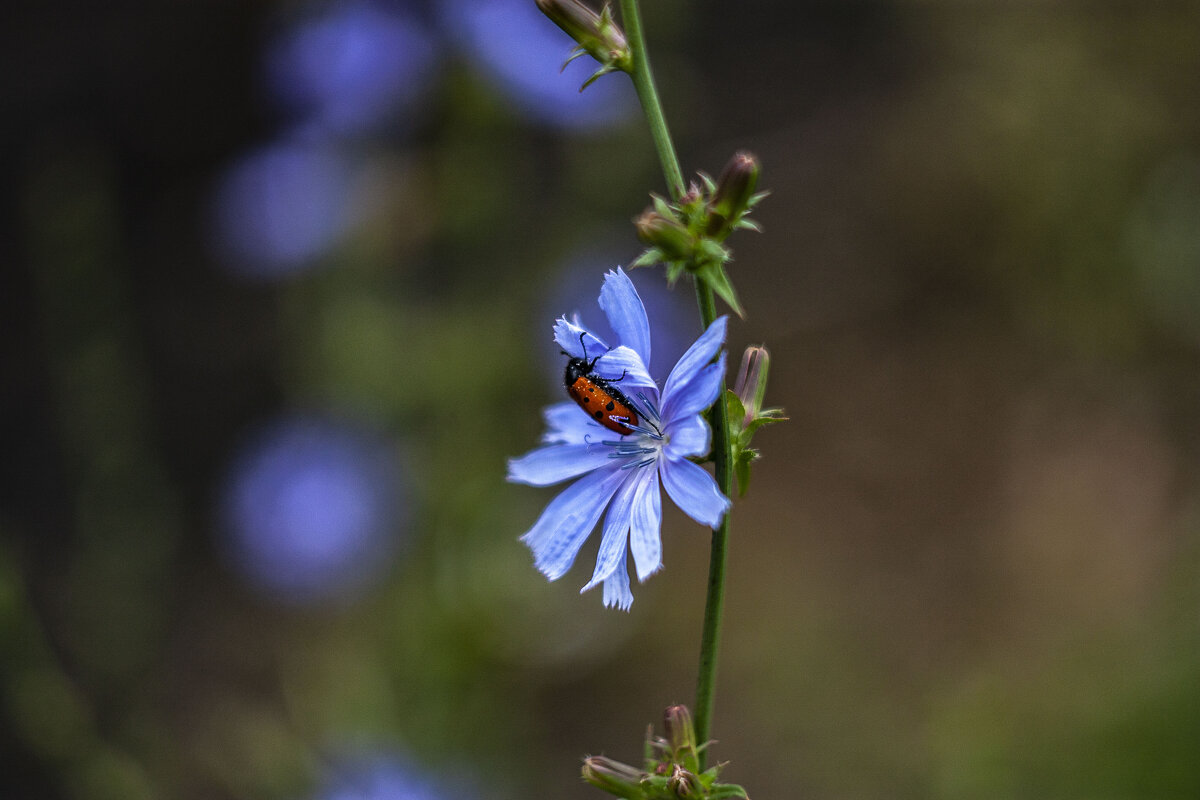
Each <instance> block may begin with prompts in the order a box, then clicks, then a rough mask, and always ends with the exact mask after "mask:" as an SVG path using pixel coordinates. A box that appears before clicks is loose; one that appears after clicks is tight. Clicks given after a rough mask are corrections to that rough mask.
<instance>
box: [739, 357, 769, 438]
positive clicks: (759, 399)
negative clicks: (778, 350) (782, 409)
mask: <svg viewBox="0 0 1200 800" xmlns="http://www.w3.org/2000/svg"><path fill="white" fill-rule="evenodd" d="M770 366H771V354H770V353H768V352H767V348H765V347H763V346H762V345H753V346H751V347H747V348H746V352H745V353H743V354H742V366H741V367H740V368H739V369H738V376H737V380H736V381H734V383H733V391H734V393H735V394H737V396H738V399H739V400H741V401H742V408H744V409H746V418H745V420H743V422H742V425H743V427H744V426H746V425H749V424H750V420H752V419H754V418H755V417H757V416H758V413H759V411H761V410H762V407H763V398H764V397H766V394H767V371H768V370H769V369H770Z"/></svg>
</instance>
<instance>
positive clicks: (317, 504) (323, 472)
mask: <svg viewBox="0 0 1200 800" xmlns="http://www.w3.org/2000/svg"><path fill="white" fill-rule="evenodd" d="M401 489H402V486H401V473H400V468H399V465H398V464H397V463H396V459H395V457H394V456H393V455H392V453H391V452H390V450H389V449H388V448H387V447H386V446H384V444H383V443H381V442H379V441H376V440H374V439H372V438H371V437H369V436H368V435H366V434H365V433H363V432H361V431H357V430H355V429H352V428H348V427H342V426H339V425H335V424H334V423H331V422H327V421H324V420H321V419H317V418H304V417H299V418H292V419H283V420H279V421H276V422H275V423H273V424H271V425H268V426H267V427H265V428H264V429H262V430H260V431H258V432H257V433H256V434H254V435H252V436H251V437H250V438H249V440H247V441H246V442H245V443H244V444H243V446H242V447H241V448H240V449H239V451H238V452H237V454H236V455H235V457H234V460H233V463H232V466H231V468H230V471H229V477H228V482H227V485H226V491H225V497H224V508H223V512H224V521H225V528H226V531H227V535H228V546H229V547H228V549H229V554H230V556H231V560H232V561H233V563H234V565H235V566H236V567H237V569H238V571H239V572H240V573H241V574H242V575H243V576H244V577H245V578H246V579H247V580H248V581H249V582H250V583H251V584H253V585H254V586H256V587H257V588H259V589H262V590H264V591H266V592H267V593H268V594H272V595H274V596H277V597H279V598H281V599H283V600H286V601H295V602H301V603H303V602H310V601H321V600H324V599H329V598H336V597H353V596H355V595H356V594H357V593H358V592H360V591H361V590H363V589H364V588H366V587H367V586H369V585H371V584H372V583H373V582H374V581H375V580H376V579H377V578H378V577H379V576H380V575H381V574H382V572H383V570H384V569H386V567H387V566H388V565H389V563H390V561H391V557H392V556H393V555H394V554H395V553H396V551H397V549H398V547H399V545H400V544H401V541H400V537H401V525H402V522H403V506H404V503H403V498H401V497H400V496H399V492H400V491H401Z"/></svg>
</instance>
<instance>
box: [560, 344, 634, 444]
mask: <svg viewBox="0 0 1200 800" xmlns="http://www.w3.org/2000/svg"><path fill="white" fill-rule="evenodd" d="M583 336H584V335H583V333H580V334H579V344H580V346H581V347H583V358H571V359H570V360H568V361H567V369H566V373H565V374H564V375H563V383H564V384H565V385H566V387H567V394H569V395H570V396H571V399H572V400H574V401H575V402H576V403H577V404H578V405H579V407H580V408H582V409H583V410H584V411H586V412H587V413H588V415H589V416H590V417H591V418H592V419H594V420H595V421H596V422H598V423H600V424H601V425H603V426H604V427H606V428H608V429H609V430H610V431H613V432H614V433H619V434H621V435H622V436H624V435H625V434H627V433H633V432H634V429H635V428H636V427H637V426H638V415H637V412H636V411H634V410H633V403H631V402H629V398H628V397H626V396H625V394H624V393H623V392H622V391H621V390H620V389H618V388H617V387H616V386H614V385H613V384H614V383H616V382H617V381H619V380H621V378H624V377H625V373H624V372H622V373H621V378H615V379H613V380H608V379H606V378H601V377H600V376H598V375H596V374H595V373H594V371H593V370H594V369H595V367H596V362H597V361H599V360H600V356H596V357H595V358H593V359H592V360H591V361H588V357H587V346H586V345H584V343H583ZM567 355H569V353H568V354H567Z"/></svg>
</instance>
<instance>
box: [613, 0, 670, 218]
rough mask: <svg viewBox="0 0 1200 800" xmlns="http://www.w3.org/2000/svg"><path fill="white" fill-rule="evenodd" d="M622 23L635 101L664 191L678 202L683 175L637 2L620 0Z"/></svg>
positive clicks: (634, 0) (635, 0)
mask: <svg viewBox="0 0 1200 800" xmlns="http://www.w3.org/2000/svg"><path fill="white" fill-rule="evenodd" d="M621 22H623V23H624V26H625V38H626V40H627V41H628V42H629V52H630V54H631V55H632V58H633V74H632V77H633V86H634V88H635V89H637V94H638V100H640V101H641V103H642V110H643V111H644V112H645V114H646V121H647V122H648V123H650V136H651V137H652V138H653V139H654V148H655V149H656V150H658V160H659V161H660V162H661V163H662V170H663V176H664V177H665V178H666V179H667V189H669V190H670V192H671V198H672V199H673V200H678V199H679V198H680V197H682V196H683V192H684V185H683V171H682V170H681V169H680V168H679V157H678V156H677V155H675V145H674V144H673V143H672V142H671V132H670V131H669V130H668V129H667V118H666V116H665V115H664V114H663V110H662V103H660V102H659V100H658V89H657V88H656V87H655V85H654V73H653V72H651V71H650V58H649V56H648V55H647V54H646V39H645V37H644V36H643V35H642V15H641V12H640V11H638V4H637V0H621Z"/></svg>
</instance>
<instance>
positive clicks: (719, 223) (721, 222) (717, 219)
mask: <svg viewBox="0 0 1200 800" xmlns="http://www.w3.org/2000/svg"><path fill="white" fill-rule="evenodd" d="M758 172H759V164H758V159H757V158H755V157H754V156H753V155H752V154H750V153H747V152H746V151H745V150H739V151H738V152H736V153H734V154H733V158H731V159H729V163H728V164H726V165H725V169H723V170H721V175H720V177H718V178H717V188H716V189H715V190H714V191H713V195H712V199H711V200H709V203H708V213H709V219H708V226H707V231H708V234H709V235H710V236H712V235H715V234H718V233H721V232H722V231H725V232H728V230H729V227H730V225H731V224H732V223H733V222H736V221H737V219H738V217H740V216H741V215H742V214H743V213H745V211H746V209H748V208H749V207H750V201H751V199H752V198H753V197H754V188H755V186H757V185H758Z"/></svg>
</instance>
